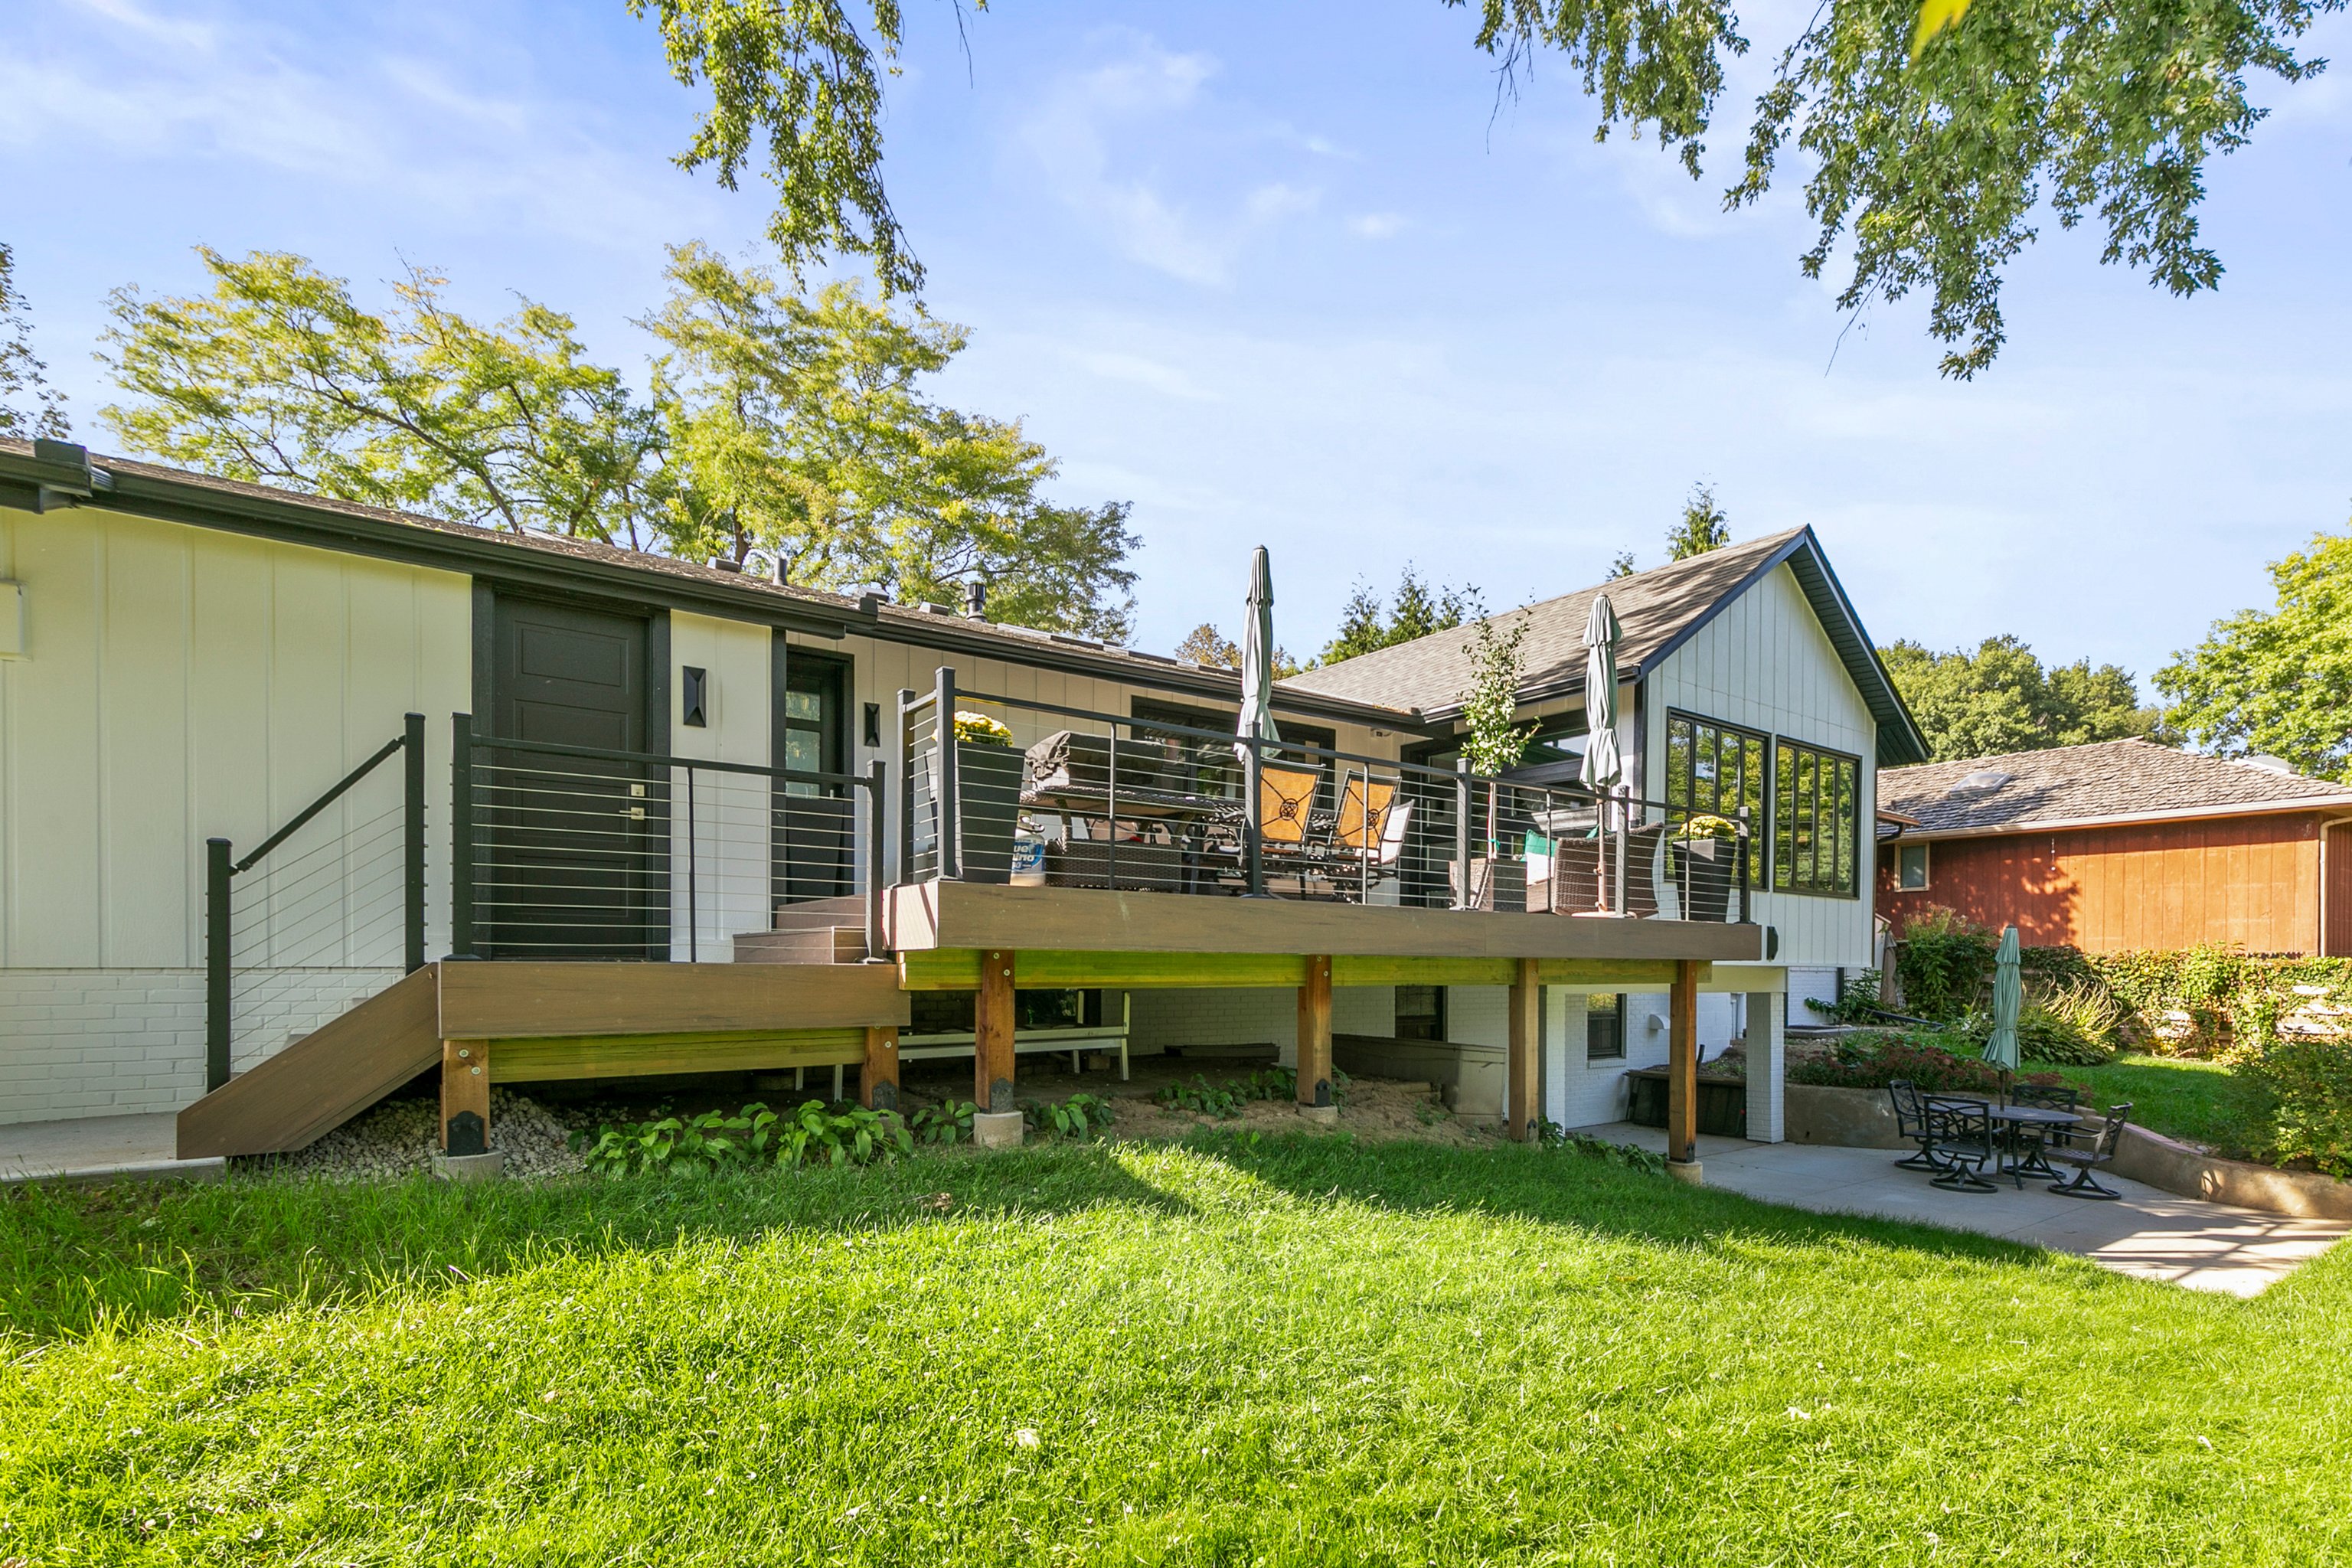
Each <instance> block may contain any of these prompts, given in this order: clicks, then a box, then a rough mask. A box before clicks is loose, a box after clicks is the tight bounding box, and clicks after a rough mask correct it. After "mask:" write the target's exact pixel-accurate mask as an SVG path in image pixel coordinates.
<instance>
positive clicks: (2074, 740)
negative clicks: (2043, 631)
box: [1879, 636, 2162, 762]
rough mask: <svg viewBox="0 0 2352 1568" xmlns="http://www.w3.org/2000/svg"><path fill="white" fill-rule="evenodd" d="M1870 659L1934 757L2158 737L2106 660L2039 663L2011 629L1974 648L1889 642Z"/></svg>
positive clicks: (2129, 683) (2129, 686) (2127, 681)
mask: <svg viewBox="0 0 2352 1568" xmlns="http://www.w3.org/2000/svg"><path fill="white" fill-rule="evenodd" d="M1879 657H1880V658H1882V659H1884V660H1885V664H1886V668H1887V673H1889V674H1890V675H1892V676H1893V677H1894V678H1895V688H1896V689H1898V690H1900V691H1901V692H1902V693H1903V700H1904V701H1905V702H1906V704H1907V705H1909V707H1910V709H1911V714H1912V717H1913V718H1915V719H1916V720H1917V721H1919V728H1920V731H1922V732H1923V733H1924V734H1925V735H1926V736H1927V745H1928V748H1929V750H1930V751H1931V752H1933V753H1934V755H1935V758H1936V760H1937V762H1955V761H1958V759H1960V758H1963V757H1983V756H1996V755H1999V754H2001V753H2003V752H2036V751H2042V750H2044V749H2046V748H2049V747H2052V746H2080V745H2087V744H2089V743H2090V742H2095V741H2116V740H2123V739H2126V738H2128V737H2132V736H2147V737H2150V738H2158V739H2160V738H2162V737H2161V736H2160V734H2159V733H2158V724H2157V721H2156V713H2155V711H2154V710H2152V709H2148V708H2143V707H2142V706H2140V701H2139V691H2138V689H2137V686H2136V685H2135V684H2134V682H2133V680H2132V678H2131V676H2130V674H2129V673H2128V672H2127V671H2125V670H2123V669H2120V668H2116V666H2115V665H2112V664H2103V665H2100V666H2098V667H2097V668H2093V667H2092V664H2091V661H2090V660H2089V659H2086V658H2085V659H2077V660H2076V661H2075V662H2074V663H2073V664H2066V665H2056V666H2053V667H2051V668H2046V669H2045V668H2043V667H2042V660H2041V659H2040V658H2036V657H2035V655H2034V652H2033V650H2032V648H2031V647H2027V646H2026V645H2025V643H2024V642H2022V641H2021V640H2020V639H2019V638H2017V637H2010V636H2002V637H1987V638H1986V639H1985V640H1984V641H1983V642H1982V643H1980V644H1979V645H1978V647H1977V649H1976V651H1975V652H1974V653H1970V652H1969V651H1968V650H1966V649H1965V648H1954V649H1952V650H1951V651H1950V652H1948V653H1937V652H1932V651H1930V650H1929V649H1927V648H1925V647H1921V646H1920V645H1919V644H1917V643H1916V642H1896V643H1890V644H1888V645H1887V646H1886V647H1883V648H1881V649H1880V650H1879Z"/></svg>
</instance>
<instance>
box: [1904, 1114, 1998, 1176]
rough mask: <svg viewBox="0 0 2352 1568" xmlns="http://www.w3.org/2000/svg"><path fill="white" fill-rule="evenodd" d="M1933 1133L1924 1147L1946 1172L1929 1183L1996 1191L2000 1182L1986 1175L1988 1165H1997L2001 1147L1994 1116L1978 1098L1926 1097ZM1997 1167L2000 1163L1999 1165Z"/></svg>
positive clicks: (1929, 1121)
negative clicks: (1994, 1124)
mask: <svg viewBox="0 0 2352 1568" xmlns="http://www.w3.org/2000/svg"><path fill="white" fill-rule="evenodd" d="M1921 1103H1923V1104H1924V1105H1925V1106H1926V1107H1927V1126H1928V1129H1929V1136H1928V1142H1927V1149H1926V1150H1925V1151H1924V1152H1927V1153H1929V1154H1932V1155H1933V1156H1934V1158H1935V1160H1936V1163H1937V1168H1938V1169H1939V1170H1940V1171H1941V1172H1942V1174H1941V1175H1939V1176H1937V1177H1936V1178H1935V1179H1934V1180H1933V1181H1931V1182H1929V1183H1928V1185H1929V1186H1931V1187H1941V1188H1943V1189H1944V1190H1945V1191H1946V1192H1948V1193H1996V1192H1999V1191H2000V1184H1998V1183H1995V1182H1991V1181H1989V1180H1987V1179H1986V1177H1985V1173H1984V1170H1985V1167H1986V1166H1987V1165H1995V1164H1996V1162H1997V1161H1998V1160H1999V1158H2000V1151H1999V1149H1998V1147H1997V1146H1996V1144H1995V1142H1994V1140H1993V1131H1992V1118H1991V1117H1990V1116H1989V1115H1987V1114H1986V1111H1985V1108H1984V1106H1982V1105H1981V1104H1979V1103H1978V1102H1976V1101H1974V1100H1933V1099H1925V1098H1923V1100H1922V1101H1921ZM1996 1168H1998V1167H1997V1165H1996Z"/></svg>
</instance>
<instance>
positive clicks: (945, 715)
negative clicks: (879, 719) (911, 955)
mask: <svg viewBox="0 0 2352 1568" xmlns="http://www.w3.org/2000/svg"><path fill="white" fill-rule="evenodd" d="M955 690H956V684H955V671H954V670H952V669H950V668H948V667H947V666H946V665H944V664H943V665H941V666H940V667H939V668H938V669H936V670H934V671H932V673H931V733H932V739H933V741H934V742H936V743H937V745H938V747H939V758H940V763H939V767H938V768H937V769H936V770H934V771H935V773H936V777H935V778H934V779H933V781H932V784H933V788H932V790H931V793H932V795H934V796H936V797H937V798H935V799H934V800H933V801H932V802H931V805H932V806H933V808H934V809H935V810H937V811H938V813H939V817H940V830H939V834H938V843H939V856H940V878H941V879H942V880H945V881H950V882H960V881H961V880H962V879H963V846H962V844H961V831H960V830H961V827H962V826H963V824H962V822H961V820H960V818H961V809H960V808H961V804H962V799H963V796H962V794H961V784H960V782H959V780H958V779H957V777H956V727H955V700H956V696H955Z"/></svg>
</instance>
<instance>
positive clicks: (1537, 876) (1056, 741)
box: [897, 668, 1756, 922]
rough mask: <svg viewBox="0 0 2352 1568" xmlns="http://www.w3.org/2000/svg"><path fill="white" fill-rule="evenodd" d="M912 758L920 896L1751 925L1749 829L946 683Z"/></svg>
mask: <svg viewBox="0 0 2352 1568" xmlns="http://www.w3.org/2000/svg"><path fill="white" fill-rule="evenodd" d="M943 734H944V735H946V736H948V737H950V740H951V743H949V744H945V745H942V744H941V737H942V735H943ZM897 743H898V753H899V759H900V776H901V777H903V778H905V779H906V780H907V781H908V787H907V788H906V789H905V790H904V791H903V792H902V796H901V801H900V811H901V821H900V831H901V834H902V842H904V843H905V844H906V846H907V847H908V854H907V858H906V865H905V868H904V871H903V875H904V876H905V877H906V878H907V879H911V880H922V879H929V878H932V877H943V878H946V879H951V880H965V881H992V882H1005V881H1013V882H1025V883H1041V884H1044V885H1048V886H1064V887H1088V888H1114V889H1135V890H1147V891H1160V892H1174V893H1212V894H1213V893H1224V894H1241V895H1251V896H1269V895H1270V896H1273V897H1278V898H1294V899H1320V900H1339V901H1344V902H1351V903H1363V904H1383V903H1384V904H1402V905H1409V906H1418V907H1423V908H1437V909H1456V910H1466V909H1482V910H1517V911H1530V912H1547V913H1553V914H1580V913H1594V914H1611V915H1634V916H1664V917H1667V918H1675V919H1681V920H1693V921H1713V922H1722V921H1739V922H1745V921H1748V918H1749V901H1748V896H1749V892H1750V889H1752V888H1753V887H1754V886H1755V869H1756V862H1755V858H1754V856H1753V854H1752V852H1751V851H1752V844H1753V829H1752V826H1751V824H1750V822H1749V820H1748V813H1747V812H1746V811H1745V810H1740V811H1737V812H1735V813H1733V814H1732V815H1730V816H1717V815H1715V814H1712V813H1707V812H1702V811H1696V810H1693V809H1690V808H1688V807H1683V806H1676V805H1668V804H1666V803H1664V802H1659V801H1650V800H1643V799H1640V798H1637V797H1635V796H1633V795H1632V794H1631V793H1630V792H1627V791H1623V790H1617V791H1608V792H1596V791H1594V790H1592V789H1590V788H1587V787H1586V786H1584V785H1582V784H1573V783H1565V784H1540V783H1528V782H1523V781H1518V780H1512V779H1497V778H1486V777H1480V776H1477V775H1475V774H1473V773H1469V772H1468V771H1467V769H1466V768H1463V767H1457V768H1456V769H1454V770H1452V771H1449V770H1446V769H1443V768H1437V767H1433V766H1430V765H1427V764H1424V763H1406V762H1402V761H1399V760H1397V759H1395V758H1390V757H1376V756H1370V755H1367V754H1364V753H1361V752H1346V751H1339V750H1336V749H1334V748H1332V747H1328V746H1319V745H1315V744H1310V743H1307V742H1295V741H1288V740H1278V741H1265V740H1260V739H1257V738H1255V737H1236V736H1235V735H1234V734H1233V733H1230V732H1227V731H1216V730H1210V729H1204V728H1200V727H1196V726H1192V725H1188V724H1185V723H1182V722H1181V721H1166V720H1161V719H1157V718H1150V717H1143V718H1135V717H1122V716H1119V715H1117V714H1110V713H1101V712H1097V711H1093V710H1087V709H1081V708H1073V707H1067V706H1064V705H1062V704H1058V703H1052V702H1043V701H1036V700H1030V699H1025V698H1015V697H1009V696H1004V695H1001V694H996V693H990V692H974V691H967V690H962V689H959V688H958V686H957V684H956V680H955V672H954V671H953V670H952V669H949V668H941V669H940V670H939V671H938V672H937V673H936V675H935V678H934V681H933V685H932V689H930V690H929V691H923V692H918V691H914V690H911V689H909V690H904V691H901V692H900V693H899V700H898V740H897Z"/></svg>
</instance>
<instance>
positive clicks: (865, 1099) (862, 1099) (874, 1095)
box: [857, 1028, 898, 1110]
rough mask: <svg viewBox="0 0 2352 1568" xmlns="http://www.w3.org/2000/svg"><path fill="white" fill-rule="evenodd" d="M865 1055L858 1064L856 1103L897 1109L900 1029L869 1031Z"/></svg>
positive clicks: (876, 1108) (870, 1106)
mask: <svg viewBox="0 0 2352 1568" xmlns="http://www.w3.org/2000/svg"><path fill="white" fill-rule="evenodd" d="M865 1043H866V1057H865V1059H864V1060H863V1061H861V1062H860V1063H859V1064H858V1067H857V1103H858V1104H860V1105H862V1106H864V1107H866V1110H898V1030H897V1029H895V1028H885V1029H868V1030H866V1042H865Z"/></svg>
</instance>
